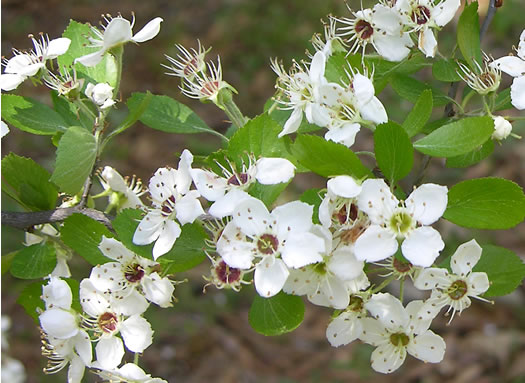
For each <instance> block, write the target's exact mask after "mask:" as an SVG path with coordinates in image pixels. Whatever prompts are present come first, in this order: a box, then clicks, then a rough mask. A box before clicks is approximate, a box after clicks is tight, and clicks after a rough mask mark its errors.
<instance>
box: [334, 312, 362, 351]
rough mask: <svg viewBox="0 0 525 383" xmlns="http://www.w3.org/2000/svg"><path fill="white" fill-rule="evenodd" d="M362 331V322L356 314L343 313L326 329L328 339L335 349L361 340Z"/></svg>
mask: <svg viewBox="0 0 525 383" xmlns="http://www.w3.org/2000/svg"><path fill="white" fill-rule="evenodd" d="M362 330H363V326H362V325H361V320H360V319H358V318H357V316H356V315H355V314H354V313H352V312H343V313H341V314H340V315H339V316H338V317H337V318H335V319H334V320H332V321H331V322H330V324H329V325H328V327H327V328H326V338H327V339H328V341H329V342H330V344H331V345H332V346H333V347H339V346H344V345H347V344H348V343H350V342H353V341H354V340H356V339H357V338H359V336H361V332H362Z"/></svg>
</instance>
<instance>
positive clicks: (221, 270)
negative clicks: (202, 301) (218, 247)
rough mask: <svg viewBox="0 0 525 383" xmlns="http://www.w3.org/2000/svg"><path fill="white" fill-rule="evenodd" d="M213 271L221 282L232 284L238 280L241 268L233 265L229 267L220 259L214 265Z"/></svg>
mask: <svg viewBox="0 0 525 383" xmlns="http://www.w3.org/2000/svg"><path fill="white" fill-rule="evenodd" d="M215 273H216V274H217V278H219V281H220V282H221V283H224V284H226V285H229V284H234V283H236V282H238V281H239V279H240V277H241V270H240V269H236V268H234V267H230V266H228V265H227V264H226V262H224V261H220V262H219V264H218V265H217V266H216V267H215Z"/></svg>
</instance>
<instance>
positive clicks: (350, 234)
mask: <svg viewBox="0 0 525 383" xmlns="http://www.w3.org/2000/svg"><path fill="white" fill-rule="evenodd" d="M364 231H365V226H364V225H363V224H362V223H361V222H357V223H356V224H355V225H354V226H353V227H351V228H350V229H348V230H345V231H343V233H342V234H341V241H343V242H344V243H355V241H357V238H359V237H360V236H361V234H363V232H364Z"/></svg>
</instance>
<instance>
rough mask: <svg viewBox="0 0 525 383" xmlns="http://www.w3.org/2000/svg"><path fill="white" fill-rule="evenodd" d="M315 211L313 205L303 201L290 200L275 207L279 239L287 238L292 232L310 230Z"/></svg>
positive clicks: (273, 214) (274, 215)
mask: <svg viewBox="0 0 525 383" xmlns="http://www.w3.org/2000/svg"><path fill="white" fill-rule="evenodd" d="M313 212H314V208H313V206H311V205H308V204H307V203H304V202H301V201H292V202H288V203H286V204H284V205H281V206H278V207H276V208H275V209H273V211H272V217H275V220H276V221H277V231H278V237H279V239H281V240H282V239H285V238H286V237H287V236H288V235H289V234H290V233H292V232H302V231H308V230H310V228H311V227H312V225H313V223H312V215H313Z"/></svg>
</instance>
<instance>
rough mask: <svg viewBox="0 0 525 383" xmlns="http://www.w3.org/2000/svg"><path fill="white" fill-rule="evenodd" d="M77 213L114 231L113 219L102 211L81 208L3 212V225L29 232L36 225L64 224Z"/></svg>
mask: <svg viewBox="0 0 525 383" xmlns="http://www.w3.org/2000/svg"><path fill="white" fill-rule="evenodd" d="M75 213H80V214H83V215H85V216H87V217H89V218H91V219H94V220H95V221H98V222H101V223H103V224H104V225H105V226H106V227H107V228H108V229H109V230H111V231H113V225H112V224H111V219H112V217H110V216H108V215H106V214H104V213H102V212H101V211H98V210H95V209H89V208H83V207H80V206H74V207H67V208H58V209H55V210H46V211H34V212H4V211H3V212H2V225H7V226H12V227H15V228H17V229H22V230H27V229H29V228H31V227H32V226H35V225H41V224H44V223H53V222H62V221H64V220H65V219H66V218H68V217H69V216H71V215H72V214H75Z"/></svg>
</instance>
